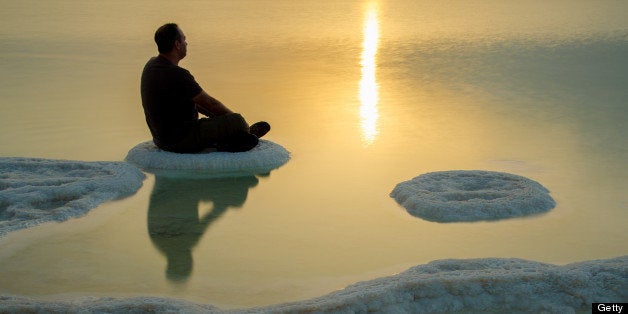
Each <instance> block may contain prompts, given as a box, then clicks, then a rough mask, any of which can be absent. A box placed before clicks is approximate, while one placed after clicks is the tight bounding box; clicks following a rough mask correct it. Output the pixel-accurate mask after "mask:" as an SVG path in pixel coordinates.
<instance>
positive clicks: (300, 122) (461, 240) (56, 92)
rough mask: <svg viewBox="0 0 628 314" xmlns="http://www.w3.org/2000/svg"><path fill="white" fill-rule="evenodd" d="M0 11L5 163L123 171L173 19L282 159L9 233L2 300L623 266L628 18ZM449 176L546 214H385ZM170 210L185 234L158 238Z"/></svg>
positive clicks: (44, 6)
mask: <svg viewBox="0 0 628 314" xmlns="http://www.w3.org/2000/svg"><path fill="white" fill-rule="evenodd" d="M2 7H3V10H2V12H1V13H0V20H1V21H2V22H0V23H1V25H2V28H1V29H2V31H1V33H0V34H1V35H0V36H2V40H3V45H2V47H0V69H1V70H2V73H3V74H2V75H3V78H2V85H1V86H0V99H2V100H1V101H0V108H1V112H2V115H1V116H0V154H1V155H2V156H7V157H8V156H27V157H43V158H55V159H70V160H122V159H123V158H124V156H125V155H126V153H127V152H128V150H129V149H130V148H132V147H133V146H134V145H136V144H137V143H139V142H143V141H145V140H147V139H149V138H150V137H149V136H150V135H149V133H148V130H147V128H146V126H145V122H144V117H143V113H142V110H141V104H140V98H139V90H138V89H139V76H140V73H141V69H142V67H143V65H144V63H145V62H146V61H147V60H148V59H149V57H151V56H153V55H155V54H156V51H155V50H156V49H155V47H154V43H153V42H152V36H153V32H154V30H155V29H156V28H157V27H158V26H159V25H161V24H163V23H166V22H171V21H174V22H177V23H179V25H180V26H181V28H182V29H183V30H184V32H185V33H186V36H187V38H188V42H189V47H188V56H187V57H186V59H184V60H183V61H182V62H181V63H180V65H181V66H183V67H185V68H187V69H189V70H190V71H191V72H192V73H193V75H194V76H195V77H196V79H197V80H198V81H199V83H200V84H201V86H203V88H204V89H205V90H207V91H208V92H209V93H210V94H212V95H213V96H215V97H216V98H218V99H220V100H221V101H223V102H224V103H226V104H227V105H228V106H230V107H231V108H233V109H234V110H235V111H238V112H241V113H242V114H243V115H244V116H245V117H246V118H247V119H248V120H249V121H250V122H254V121H257V120H267V121H269V122H270V123H271V124H272V126H273V130H272V131H271V133H269V135H268V139H269V140H271V141H274V142H277V143H280V144H281V145H283V146H284V147H286V148H287V149H288V150H290V151H291V152H292V159H291V161H290V162H289V163H288V164H286V165H285V166H283V167H281V168H280V169H278V170H275V171H272V172H271V173H270V175H267V176H258V177H246V178H239V179H232V180H227V181H224V180H222V181H221V180H168V179H164V178H155V177H154V176H149V178H148V179H147V180H146V181H145V182H144V187H143V188H142V189H140V191H139V192H138V193H137V194H136V195H134V196H132V197H130V198H127V199H124V200H121V201H116V202H111V203H108V204H105V205H103V206H101V207H99V208H97V209H95V210H93V211H92V212H91V213H90V214H89V215H87V216H86V217H83V218H80V219H75V220H71V221H68V222H65V223H61V224H49V225H43V226H40V227H37V228H32V229H29V230H23V231H20V232H16V233H13V234H11V235H9V236H7V237H5V238H4V239H2V241H1V242H0V246H1V250H0V252H1V253H0V265H1V266H0V282H2V284H0V293H4V294H21V295H28V296H37V297H45V298H59V297H61V298H62V297H72V296H76V295H104V296H129V295H147V294H148V295H160V296H174V297H181V298H185V299H188V300H192V301H198V302H206V303H212V304H215V305H218V306H223V307H243V306H254V305H265V304H272V303H279V302H287V301H295V300H300V299H305V298H310V297H314V296H318V295H322V294H325V293H328V292H330V291H332V290H335V289H340V288H342V287H344V286H346V285H348V284H351V283H354V282H357V281H360V280H368V279H372V278H376V277H380V276H384V275H390V274H393V273H396V272H399V271H402V270H404V269H406V268H407V267H409V266H410V265H416V264H421V263H426V262H428V261H432V260H436V259H444V258H474V257H517V258H524V259H531V260H537V261H543V262H551V263H559V264H562V263H568V262H575V261H581V260H589V259H598V258H609V257H614V256H619V255H625V254H626V253H627V251H626V245H625V243H626V242H628V238H627V236H626V234H625V232H623V230H625V222H626V221H627V219H628V215H627V212H626V201H627V198H626V196H625V190H626V184H625V182H626V180H627V179H628V173H627V170H626V169H628V167H627V166H628V165H627V163H626V160H628V158H627V157H628V154H627V151H626V147H627V145H626V140H625V138H626V136H627V135H628V128H627V127H626V124H625V121H626V120H627V118H628V106H627V103H628V92H627V91H626V88H625V86H628V62H627V61H626V58H625V56H626V55H628V22H627V21H628V18H627V17H628V16H627V15H626V13H625V12H628V5H627V4H626V3H624V2H619V1H596V2H590V1H551V2H547V1H522V2H520V3H516V4H515V3H511V2H508V3H505V2H503V1H468V2H465V3H460V2H457V1H451V2H442V1H439V2H431V1H425V2H420V3H418V2H416V1H370V2H369V1H318V2H315V3H314V2H312V1H198V2H197V1H185V2H180V3H172V2H167V1H150V2H149V1H135V2H133V3H130V4H129V3H127V2H125V1H107V2H102V3H93V2H80V1H47V2H38V1H2ZM457 169H468V170H470V169H481V170H493V171H502V172H510V173H514V174H518V175H522V176H525V177H528V178H531V179H533V180H536V181H538V182H540V183H541V184H543V185H544V186H545V187H547V188H548V189H549V190H550V191H551V196H552V197H553V198H554V199H555V200H556V202H557V206H556V208H554V209H553V210H551V211H550V212H549V213H547V214H543V215H537V216H531V217H525V218H519V219H507V220H500V221H494V222H473V223H450V224H447V223H436V222H428V221H425V220H421V219H419V218H416V217H413V216H411V215H409V214H408V213H407V212H406V211H405V210H404V209H403V208H401V207H400V206H399V205H397V204H396V203H395V201H394V200H393V199H391V198H390V197H389V196H388V194H389V193H390V191H391V190H392V189H393V187H394V186H395V184H397V183H398V182H401V181H404V180H408V179H410V178H412V177H414V176H417V175H420V174H422V173H426V172H431V171H441V170H457ZM167 208H173V210H174V211H175V212H176V213H175V214H174V215H175V216H176V215H181V217H178V219H179V220H178V221H180V222H181V224H179V225H176V226H175V227H171V228H170V229H169V228H166V230H165V231H163V232H161V233H159V232H157V233H155V232H151V230H153V229H154V228H155V226H159V219H157V218H155V217H159V213H163V212H164V211H166V212H167ZM155 213H157V215H156V216H155V215H153V214H155ZM155 234H158V235H161V237H160V236H157V237H156V236H155ZM168 235H170V236H168ZM186 248H189V249H186ZM186 250H188V251H186ZM169 259H170V262H171V266H172V265H174V266H173V267H172V268H168V260H169ZM173 269H174V270H173Z"/></svg>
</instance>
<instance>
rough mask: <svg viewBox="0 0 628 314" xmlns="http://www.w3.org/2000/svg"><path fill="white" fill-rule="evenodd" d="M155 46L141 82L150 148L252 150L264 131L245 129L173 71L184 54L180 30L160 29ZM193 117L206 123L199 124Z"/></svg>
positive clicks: (183, 73) (182, 72)
mask: <svg viewBox="0 0 628 314" xmlns="http://www.w3.org/2000/svg"><path fill="white" fill-rule="evenodd" d="M155 42H156V43H157V49H158V51H159V55H158V56H156V57H153V58H151V59H150V60H149V61H148V63H146V66H145V67H144V71H143V72H142V82H141V94H142V106H143V107H144V114H145V115H146V123H147V124H148V128H149V129H150V132H151V134H152V136H153V142H154V143H155V145H157V146H158V147H159V148H161V149H163V150H166V151H171V152H176V153H195V152H199V151H202V150H203V149H205V148H216V149H217V150H218V151H227V152H242V151H247V150H250V149H252V148H253V147H255V146H256V145H257V143H258V138H260V137H261V136H263V135H264V134H266V133H267V132H268V131H269V130H270V125H269V124H268V123H266V122H258V123H255V124H253V125H252V126H251V127H249V125H248V124H247V122H246V121H245V120H244V118H242V116H241V115H239V114H237V113H233V112H232V111H231V110H230V109H229V108H227V107H226V106H225V105H223V104H222V103H221V102H220V101H218V100H216V99H215V98H213V97H211V96H210V95H208V94H207V93H206V92H205V91H203V89H202V88H201V87H200V86H199V84H198V83H196V81H195V80H194V77H193V76H192V75H191V74H190V72H189V71H187V70H186V69H183V68H181V67H179V66H178V64H179V61H180V60H181V59H183V58H184V57H185V56H186V54H187V42H186V41H185V35H184V34H183V32H182V31H181V29H180V28H179V27H178V26H177V25H176V24H173V23H170V24H165V25H163V26H161V27H160V28H159V29H157V32H155ZM199 112H200V113H201V114H203V115H205V116H207V118H201V119H199Z"/></svg>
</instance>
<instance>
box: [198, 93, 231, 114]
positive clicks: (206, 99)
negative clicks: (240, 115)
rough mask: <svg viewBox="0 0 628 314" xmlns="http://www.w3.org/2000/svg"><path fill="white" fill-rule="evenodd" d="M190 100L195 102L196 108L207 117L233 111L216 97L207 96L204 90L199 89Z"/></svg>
mask: <svg viewBox="0 0 628 314" xmlns="http://www.w3.org/2000/svg"><path fill="white" fill-rule="evenodd" d="M192 101H194V103H195V104H196V110H198V112H200V113H202V114H204V115H206V116H208V117H211V116H222V115H224V114H227V113H233V111H231V110H230V109H229V108H227V106H225V105H224V104H223V103H221V102H220V101H218V100H217V99H216V98H214V97H212V96H209V94H207V93H206V92H205V91H201V92H200V93H199V94H198V95H196V97H194V98H192Z"/></svg>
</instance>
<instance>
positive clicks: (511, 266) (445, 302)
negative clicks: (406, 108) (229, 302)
mask: <svg viewBox="0 0 628 314" xmlns="http://www.w3.org/2000/svg"><path fill="white" fill-rule="evenodd" d="M627 298H628V256H622V257H617V258H613V259H606V260H593V261H586V262H579V263H573V264H568V265H565V266H557V265H551V264H545V263H539V262H534V261H527V260H522V259H500V258H484V259H466V260H440V261H434V262H431V263H428V264H425V265H418V266H415V267H412V268H410V269H408V270H407V271H405V272H402V273H400V274H397V275H394V276H390V277H384V278H378V279H375V280H371V281H365V282H359V283H356V284H354V285H351V286H348V287H347V288H345V289H343V290H340V291H336V292H332V293H330V294H328V295H325V296H322V297H319V298H315V299H311V300H306V301H300V302H292V303H285V304H280V305H272V306H267V307H259V308H251V309H240V310H233V311H222V310H220V309H218V308H216V307H214V306H212V305H208V304H195V303H192V302H188V301H183V300H177V299H169V298H158V297H139V298H129V299H116V298H81V299H74V300H62V301H41V300H34V299H29V298H25V297H19V296H8V295H5V296H0V311H6V312H37V311H39V312H86V313H91V312H98V313H121V312H125V313H126V312H153V311H154V312H159V313H163V312H169V313H173V312H175V313H222V312H237V313H303V312H314V313H366V312H375V313H433V312H461V313H466V312H470V311H474V312H486V311H488V312H497V313H505V312H513V311H514V312H536V313H538V312H546V313H574V312H575V311H586V310H590V307H591V303H593V302H621V301H622V300H626V299H627Z"/></svg>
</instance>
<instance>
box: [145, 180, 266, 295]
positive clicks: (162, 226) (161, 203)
mask: <svg viewBox="0 0 628 314" xmlns="http://www.w3.org/2000/svg"><path fill="white" fill-rule="evenodd" d="M258 182H259V180H258V179H257V177H255V176H253V175H251V176H246V177H233V178H205V179H204V178H169V177H162V176H156V177H155V186H154V187H153V192H152V193H151V196H150V203H149V207H148V234H149V235H150V239H151V241H152V242H153V244H154V245H155V247H157V248H158V249H159V251H161V252H162V253H163V255H164V256H165V257H166V259H167V263H168V264H167V267H166V277H167V278H168V280H170V281H172V282H179V283H181V282H185V281H187V280H188V279H189V277H190V275H191V273H192V269H193V267H194V261H193V259H192V250H193V248H194V246H196V244H197V243H198V241H199V240H200V238H201V237H202V236H203V234H204V233H205V231H206V230H207V228H208V227H209V226H210V225H211V224H212V223H213V222H215V221H216V220H218V218H220V216H222V214H224V213H225V212H226V211H227V209H229V208H240V207H242V206H243V205H244V203H245V201H246V198H247V196H248V191H249V190H250V189H252V188H254V187H255V186H257V184H258ZM200 202H211V203H212V205H213V206H212V210H211V211H210V212H208V213H206V214H204V215H201V214H200V213H199V203H200Z"/></svg>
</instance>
